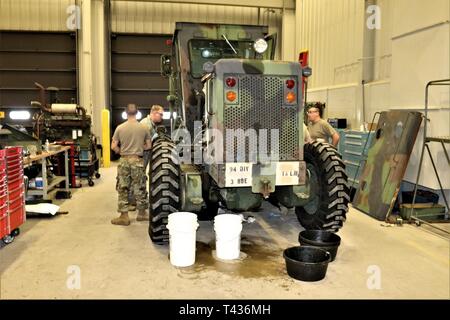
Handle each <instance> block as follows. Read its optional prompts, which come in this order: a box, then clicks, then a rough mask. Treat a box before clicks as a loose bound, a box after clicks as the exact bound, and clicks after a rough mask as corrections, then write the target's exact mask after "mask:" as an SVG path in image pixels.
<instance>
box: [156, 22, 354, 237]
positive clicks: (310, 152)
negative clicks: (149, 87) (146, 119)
mask: <svg viewBox="0 0 450 320" xmlns="http://www.w3.org/2000/svg"><path fill="white" fill-rule="evenodd" d="M275 43H276V41H275V37H273V36H270V35H268V27H267V26H242V25H226V24H220V25H219V24H196V23H176V30H175V33H174V36H173V39H172V42H171V46H172V55H163V56H162V57H161V72H162V74H163V75H164V76H167V77H168V79H169V87H170V88H169V91H170V92H169V95H168V97H167V100H168V102H169V106H170V112H171V115H174V116H173V117H172V116H171V134H170V136H169V135H168V134H166V133H164V131H163V130H159V136H158V138H157V139H156V140H155V141H154V142H153V148H152V156H151V164H150V179H149V186H150V192H149V198H150V199H149V200H150V223H149V235H150V238H151V240H152V241H153V242H155V243H164V242H167V241H168V239H169V235H168V229H167V220H168V215H169V214H170V213H172V212H175V211H189V212H195V213H197V214H198V215H199V216H200V218H202V219H204V218H212V216H214V215H216V214H217V212H218V210H219V211H220V210H222V211H220V212H235V213H238V212H246V211H258V208H260V207H261V205H262V203H263V201H264V200H267V201H269V202H271V203H272V204H275V205H277V206H278V207H280V208H295V213H296V215H297V217H298V220H299V222H300V223H301V224H302V225H303V227H304V228H306V229H326V230H331V231H333V232H336V231H338V230H339V229H340V228H341V227H342V225H343V223H344V221H345V217H346V212H347V210H348V207H347V204H348V201H349V196H348V191H349V190H348V186H347V176H346V173H345V166H344V163H343V161H342V160H341V156H340V155H339V153H338V152H337V150H336V149H335V148H334V147H333V146H331V145H329V144H326V143H322V142H314V143H306V144H305V143H304V138H303V117H304V115H303V102H302V89H301V88H302V82H301V81H302V77H303V76H308V75H309V74H310V70H309V69H308V68H303V69H302V67H301V65H300V64H299V63H297V62H283V61H274V60H273V58H274V54H275Z"/></svg>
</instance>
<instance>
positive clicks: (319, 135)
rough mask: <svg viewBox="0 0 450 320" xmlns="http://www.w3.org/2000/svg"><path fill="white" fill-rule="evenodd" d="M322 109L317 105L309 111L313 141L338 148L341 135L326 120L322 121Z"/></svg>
mask: <svg viewBox="0 0 450 320" xmlns="http://www.w3.org/2000/svg"><path fill="white" fill-rule="evenodd" d="M322 113H323V110H322V107H321V106H320V104H315V105H313V106H312V107H310V108H309V109H308V131H309V134H310V136H311V139H312V140H316V141H321V140H322V141H324V142H327V143H329V141H330V139H331V140H332V142H331V144H332V145H333V146H335V147H337V145H338V143H339V134H338V133H337V131H336V130H335V129H334V128H333V127H332V126H331V125H330V124H329V123H328V122H327V121H325V120H324V119H322Z"/></svg>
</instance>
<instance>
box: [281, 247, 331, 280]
mask: <svg viewBox="0 0 450 320" xmlns="http://www.w3.org/2000/svg"><path fill="white" fill-rule="evenodd" d="M283 257H284V260H285V261H286V270H287V273H288V275H289V276H290V277H292V278H294V279H297V280H301V281H319V280H322V279H323V278H325V274H326V273H327V268H328V263H329V262H330V260H331V255H330V253H329V252H327V251H325V250H322V249H320V248H317V247H310V246H301V247H300V246H297V247H291V248H287V249H286V250H284V252H283Z"/></svg>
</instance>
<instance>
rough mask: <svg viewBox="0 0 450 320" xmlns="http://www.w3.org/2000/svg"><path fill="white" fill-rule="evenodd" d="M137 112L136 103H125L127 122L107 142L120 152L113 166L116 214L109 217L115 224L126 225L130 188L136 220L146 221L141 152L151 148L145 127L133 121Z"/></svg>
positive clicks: (127, 221) (146, 202)
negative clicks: (115, 180) (114, 216)
mask: <svg viewBox="0 0 450 320" xmlns="http://www.w3.org/2000/svg"><path fill="white" fill-rule="evenodd" d="M137 112H138V109H137V107H136V105H134V104H129V105H128V106H127V108H126V113H127V121H126V122H124V123H122V124H120V125H119V126H118V127H117V128H116V130H115V132H114V135H113V138H112V143H111V149H112V150H113V151H114V152H115V153H117V154H120V161H119V166H118V167H117V192H118V194H119V203H118V211H119V213H120V217H118V218H115V219H112V220H111V223H112V224H115V225H124V226H128V225H129V224H130V218H129V217H128V210H129V207H128V205H129V202H128V195H129V193H130V191H131V190H133V193H134V195H135V197H136V207H137V209H138V215H137V219H136V220H137V221H143V220H148V213H147V212H146V209H147V207H148V201H147V190H146V185H145V181H146V175H145V171H144V159H143V154H144V150H148V149H150V148H151V138H150V133H149V131H148V130H147V129H146V128H145V126H143V125H141V124H140V123H139V122H138V121H137V119H136V114H137Z"/></svg>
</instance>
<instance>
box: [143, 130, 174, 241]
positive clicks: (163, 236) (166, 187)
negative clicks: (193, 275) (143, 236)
mask: <svg viewBox="0 0 450 320" xmlns="http://www.w3.org/2000/svg"><path fill="white" fill-rule="evenodd" d="M174 150H175V144H174V143H173V142H172V141H170V140H167V139H157V140H156V141H155V142H154V144H153V148H152V157H151V161H150V179H149V200H150V201H149V204H150V206H149V213H150V221H149V226H148V234H149V236H150V239H151V240H152V241H153V242H154V243H158V244H164V243H168V242H169V230H168V229H167V219H168V215H169V214H171V213H172V212H177V211H179V209H180V168H179V165H178V159H177V156H176V154H175V152H173V151H174Z"/></svg>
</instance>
